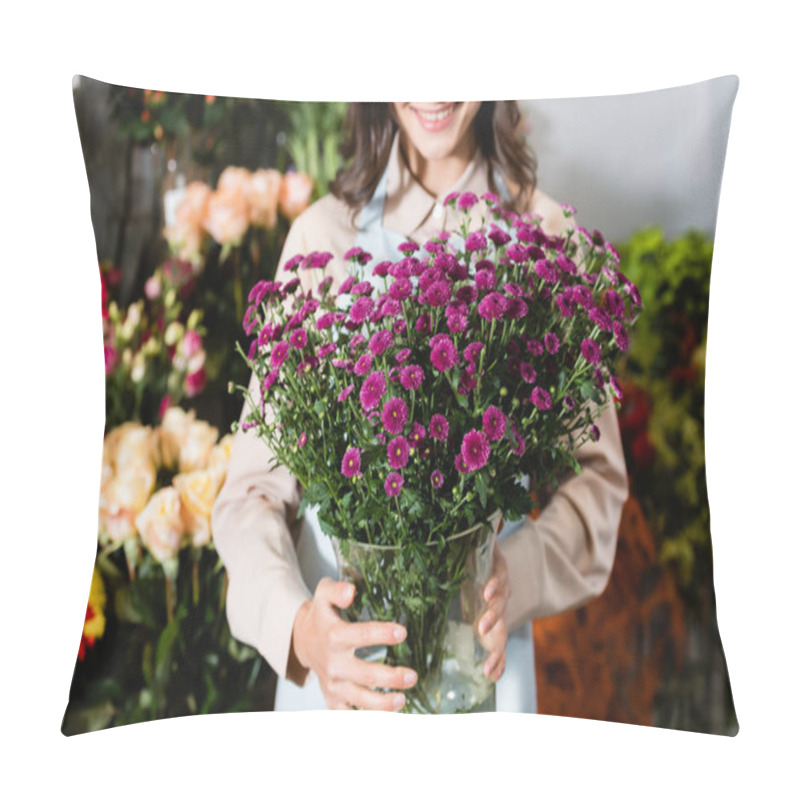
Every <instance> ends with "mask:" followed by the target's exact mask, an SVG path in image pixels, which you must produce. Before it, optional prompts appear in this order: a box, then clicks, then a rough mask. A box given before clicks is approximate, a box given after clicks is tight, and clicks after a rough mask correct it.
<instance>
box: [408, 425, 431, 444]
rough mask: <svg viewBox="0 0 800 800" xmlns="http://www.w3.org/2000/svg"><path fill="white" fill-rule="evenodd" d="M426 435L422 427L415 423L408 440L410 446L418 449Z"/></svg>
mask: <svg viewBox="0 0 800 800" xmlns="http://www.w3.org/2000/svg"><path fill="white" fill-rule="evenodd" d="M427 435H428V432H427V431H426V430H425V426H424V425H420V423H419V422H415V423H414V424H413V425H412V426H411V435H410V436H409V439H410V440H411V445H412V446H413V447H419V445H420V442H422V440H423V439H424V438H425V437H426V436H427Z"/></svg>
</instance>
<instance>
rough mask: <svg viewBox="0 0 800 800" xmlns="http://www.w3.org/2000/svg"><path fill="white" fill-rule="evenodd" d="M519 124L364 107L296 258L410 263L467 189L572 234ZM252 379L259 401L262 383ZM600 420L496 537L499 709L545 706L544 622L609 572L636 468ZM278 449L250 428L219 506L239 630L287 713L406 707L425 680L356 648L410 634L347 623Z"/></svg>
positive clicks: (315, 278)
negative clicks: (577, 468) (571, 466)
mask: <svg viewBox="0 0 800 800" xmlns="http://www.w3.org/2000/svg"><path fill="white" fill-rule="evenodd" d="M518 122H519V112H518V110H517V106H516V104H515V103H513V102H490V103H477V102H473V103H392V104H386V103H364V104H354V105H352V106H351V107H350V110H349V112H348V129H349V138H348V140H347V142H345V146H344V155H345V157H346V158H347V159H349V166H348V168H347V169H345V170H344V171H342V172H340V174H339V175H338V176H337V179H336V180H335V181H334V182H333V184H332V185H331V194H330V195H328V196H326V197H324V198H322V199H321V200H319V201H318V202H316V203H314V204H313V205H312V206H311V207H310V208H308V209H307V210H306V211H305V212H304V213H303V214H302V215H301V216H300V217H298V219H297V220H296V221H295V222H294V224H293V225H292V228H291V230H290V231H289V235H288V237H287V240H286V243H285V246H284V250H283V254H282V256H281V259H280V264H281V265H282V264H283V263H284V262H285V261H286V260H288V258H290V257H291V256H293V255H295V254H297V253H304V254H306V253H310V252H311V251H313V250H321V251H328V252H331V253H333V254H334V256H335V257H334V259H332V260H331V261H330V262H329V264H328V265H327V267H326V268H325V270H324V271H321V270H310V271H307V272H304V273H301V274H300V277H301V278H302V279H303V281H304V282H305V284H306V285H304V287H303V288H304V289H313V288H315V286H316V284H318V282H319V281H320V280H322V279H323V278H325V277H327V276H331V277H332V278H333V289H334V290H335V289H336V287H337V286H338V285H339V284H341V283H342V282H343V281H344V280H345V278H346V277H347V275H348V270H349V269H351V268H352V267H350V266H349V265H348V264H347V263H346V262H344V261H343V259H342V255H343V254H344V253H345V252H346V251H347V250H349V249H350V248H351V247H353V246H359V247H362V248H363V249H364V250H366V251H367V252H369V253H371V254H372V256H373V259H374V261H375V262H377V261H381V260H397V258H398V257H399V253H398V251H397V246H398V245H399V244H400V243H402V242H403V241H406V240H407V239H413V240H414V241H417V242H419V243H421V242H424V241H426V240H427V239H428V238H430V237H431V236H433V235H434V234H436V233H438V232H439V231H441V230H443V229H446V230H451V231H452V230H454V229H455V227H456V225H457V224H458V222H459V221H460V220H459V219H458V218H456V217H455V215H454V212H453V211H452V210H451V209H450V208H449V207H446V206H445V205H444V204H443V202H442V200H443V198H445V197H446V196H447V195H448V194H449V193H450V192H452V191H456V192H465V191H471V192H474V193H475V194H476V195H478V196H480V195H481V194H483V193H484V192H487V191H492V192H494V193H495V194H497V195H499V196H500V197H501V199H502V201H503V203H504V204H505V205H506V206H508V207H510V208H512V209H513V210H515V211H518V212H522V211H530V212H533V213H536V214H539V215H540V216H541V217H542V219H543V222H542V225H543V227H544V229H545V231H546V232H547V233H548V234H551V235H552V234H559V233H561V232H562V229H563V224H564V215H563V213H562V210H561V207H560V206H559V205H558V204H557V203H555V202H554V201H553V200H552V199H550V198H549V197H547V196H546V195H545V194H543V193H542V192H540V191H539V190H538V189H537V188H536V162H535V160H534V158H533V156H532V155H531V154H530V153H529V151H528V150H527V149H526V147H525V146H524V145H523V144H522V143H521V141H520V140H519V139H518V138H517V136H516V128H517V125H518ZM474 211H475V212H476V213H477V208H476V209H474ZM369 277H370V275H369V274H366V275H364V276H363V278H367V279H368V278H369ZM250 389H251V392H253V396H254V397H256V396H257V385H256V384H255V382H252V383H251V387H250ZM245 407H246V404H245ZM243 413H244V411H243ZM597 425H598V427H599V429H600V432H601V436H600V439H599V440H598V441H597V442H589V443H587V444H586V445H584V446H583V447H582V448H581V450H580V451H579V452H578V460H579V462H580V463H581V467H582V470H581V474H580V476H573V477H571V478H570V479H569V480H567V481H566V482H565V483H564V484H562V486H561V487H560V488H559V490H558V491H557V492H556V493H555V495H554V496H553V497H552V498H551V500H550V502H549V503H548V504H547V505H546V507H545V508H544V509H543V511H542V513H541V515H540V516H539V518H538V519H537V520H535V521H534V520H532V519H530V518H526V519H524V520H522V521H520V522H518V523H514V524H513V525H508V526H506V528H505V529H504V530H503V531H502V536H501V539H500V543H499V547H498V548H495V549H496V553H497V555H496V558H495V564H494V571H493V575H492V578H491V579H490V581H489V582H488V583H487V586H486V589H485V598H486V600H487V603H488V607H487V610H486V612H485V613H484V615H483V617H482V618H481V620H480V622H479V630H480V631H481V633H484V634H485V636H486V640H487V643H488V644H487V647H488V649H489V656H488V658H487V662H486V668H485V672H486V674H487V675H489V676H490V677H491V678H492V679H494V680H497V681H498V683H497V709H498V710H499V711H513V710H516V711H530V712H533V711H535V710H536V693H535V677H534V668H533V641H532V636H531V625H530V620H531V619H533V618H534V617H537V616H545V615H548V614H554V613H558V612H560V611H564V610H567V609H569V608H573V607H575V606H577V605H580V604H581V603H584V602H586V601H587V600H589V599H591V598H592V597H595V596H597V595H599V594H600V593H601V592H602V591H603V589H604V588H605V585H606V582H607V580H608V576H609V574H610V571H611V566H612V564H613V559H614V551H615V547H616V532H617V528H618V525H619V519H620V515H621V509H622V504H623V502H624V500H625V498H626V496H627V477H626V473H625V464H624V458H623V455H622V447H621V442H620V437H619V428H618V425H617V420H616V415H615V412H614V410H613V408H609V409H607V410H606V411H605V412H604V413H603V414H602V415H601V417H600V418H599V419H598V421H597ZM267 459H268V452H267V451H266V449H265V445H264V444H263V442H261V441H260V440H259V439H257V437H256V436H255V434H254V433H244V432H242V431H240V432H238V433H237V434H236V440H235V444H234V448H233V453H232V456H231V460H230V464H229V468H228V476H227V479H226V482H225V485H224V486H223V488H222V490H221V492H220V494H219V497H218V498H217V502H216V504H215V506H214V511H213V516H212V529H213V535H214V540H215V543H216V546H217V549H218V551H219V553H220V556H221V558H222V560H223V562H224V563H225V566H226V568H227V571H228V576H229V579H230V583H229V589H228V597H227V613H228V620H229V623H230V627H231V631H232V633H233V635H234V636H235V637H236V638H238V639H241V640H242V641H244V642H247V643H249V644H251V645H252V646H254V647H256V648H257V649H258V650H259V652H260V653H261V654H262V655H263V656H264V657H265V658H266V660H267V661H268V662H269V663H270V665H271V666H272V667H273V669H274V670H275V671H276V672H277V674H278V676H279V681H278V689H277V693H276V701H275V708H276V710H284V709H294V708H298V709H299V708H306V709H313V708H326V707H329V708H354V707H355V708H368V709H386V710H391V709H395V710H396V709H399V708H402V706H403V703H404V695H403V689H404V688H408V687H409V686H411V685H413V683H414V682H415V681H416V679H417V676H416V675H415V674H414V673H413V672H412V671H410V670H406V669H403V668H400V667H388V666H384V665H376V664H368V663H367V662H365V661H363V660H361V659H358V658H356V657H355V650H356V649H358V648H361V647H366V646H370V645H377V644H394V643H396V642H398V641H401V640H402V639H403V638H404V637H405V635H406V631H405V630H404V629H403V628H402V626H400V625H395V624H392V623H377V622H375V623H347V622H344V621H343V620H342V619H341V617H340V616H339V614H338V612H337V609H341V608H346V607H347V606H348V605H349V603H350V602H352V599H353V592H354V587H353V585H352V584H348V583H345V582H340V581H337V580H336V566H335V560H334V556H333V549H332V546H331V544H330V542H329V540H328V539H327V538H326V537H324V536H323V535H322V533H321V530H320V528H319V525H318V524H317V522H316V519H315V516H314V513H313V510H311V511H307V512H306V514H305V515H304V517H303V519H302V520H299V521H298V520H297V519H296V514H297V508H298V504H299V499H300V498H299V491H298V485H297V481H296V480H295V479H294V477H293V476H292V475H291V474H290V473H289V472H288V470H287V469H286V468H284V467H281V468H278V469H276V470H274V471H271V472H270V471H268V470H267V466H266V464H267ZM522 623H525V624H522ZM376 688H381V689H388V690H390V691H388V692H379V691H375V689H376Z"/></svg>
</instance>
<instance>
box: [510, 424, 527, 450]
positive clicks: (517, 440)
mask: <svg viewBox="0 0 800 800" xmlns="http://www.w3.org/2000/svg"><path fill="white" fill-rule="evenodd" d="M511 437H512V438H513V440H514V444H513V445H512V446H511V451H512V452H513V453H514V455H516V456H521V455H523V454H524V453H525V440H524V439H523V438H522V436H521V435H520V434H519V432H518V431H517V429H516V428H512V429H511Z"/></svg>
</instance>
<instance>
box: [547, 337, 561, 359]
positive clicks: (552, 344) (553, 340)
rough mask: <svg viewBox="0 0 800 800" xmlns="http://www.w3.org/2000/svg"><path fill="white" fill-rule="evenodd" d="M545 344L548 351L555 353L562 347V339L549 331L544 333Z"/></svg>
mask: <svg viewBox="0 0 800 800" xmlns="http://www.w3.org/2000/svg"><path fill="white" fill-rule="evenodd" d="M544 346H545V349H546V350H547V352H548V353H550V354H551V355H555V354H556V353H557V352H558V350H559V348H560V347H561V341H560V340H559V338H558V336H556V335H555V334H554V333H552V332H550V331H548V332H547V333H546V334H545V335H544Z"/></svg>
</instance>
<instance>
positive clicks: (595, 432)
mask: <svg viewBox="0 0 800 800" xmlns="http://www.w3.org/2000/svg"><path fill="white" fill-rule="evenodd" d="M589 435H590V436H591V437H592V441H593V442H598V441H600V428H598V427H597V425H592V427H591V428H590V429H589Z"/></svg>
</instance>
